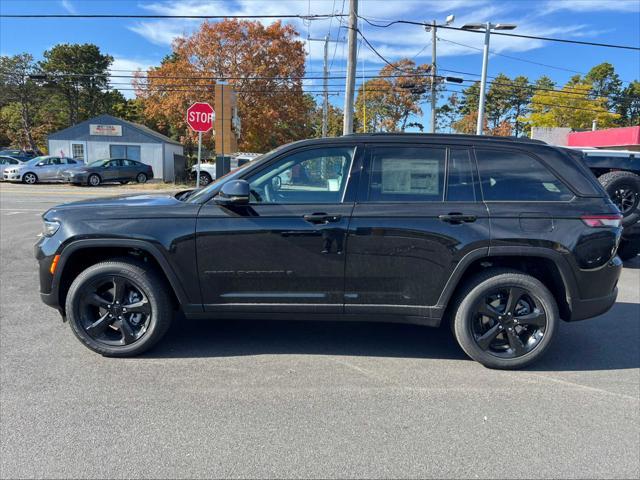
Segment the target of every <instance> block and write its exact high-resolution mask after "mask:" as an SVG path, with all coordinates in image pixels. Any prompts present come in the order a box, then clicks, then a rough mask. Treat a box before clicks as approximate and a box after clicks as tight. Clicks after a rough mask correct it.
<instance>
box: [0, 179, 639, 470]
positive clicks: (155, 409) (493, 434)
mask: <svg viewBox="0 0 640 480" xmlns="http://www.w3.org/2000/svg"><path fill="white" fill-rule="evenodd" d="M135 191H136V187H135V186H132V187H129V188H127V189H126V190H124V189H122V188H121V187H109V186H106V187H102V188H97V189H90V188H82V187H67V186H60V185H37V186H32V187H29V186H23V185H6V184H2V185H0V230H1V235H0V252H1V261H0V387H1V390H0V447H1V451H0V462H1V463H0V476H1V477H2V478H16V477H22V478H24V477H57V478H60V477H83V478H131V477H143V478H177V477H183V478H202V477H218V478H220V477H224V478H228V477H235V478H238V477H240V478H247V477H259V478H265V477H279V478H283V477H295V478H299V477H318V478H328V477H361V478H374V477H375V478H381V477H382V478H395V477H414V478H443V477H456V478H460V477H472V478H487V477H489V478H545V477H556V478H558V477H561V478H611V477H615V478H638V477H640V453H639V452H640V400H639V398H640V257H639V258H636V259H635V260H633V261H631V262H628V263H627V264H626V265H625V268H624V271H623V275H622V278H621V281H620V284H619V286H620V294H619V297H618V302H617V304H616V305H615V307H614V308H613V309H612V310H611V311H610V312H608V313H607V314H606V315H603V316H600V317H598V318H596V319H592V320H587V321H584V322H578V323H575V324H565V323H563V324H561V326H560V327H561V328H560V332H559V336H558V338H557V341H556V342H555V344H554V345H553V346H552V347H551V350H550V351H549V352H548V353H547V355H546V357H545V358H544V359H543V361H541V362H540V363H538V364H536V365H535V366H534V367H532V368H530V369H527V370H524V371H517V372H502V371H492V370H488V369H486V368H484V367H482V366H480V365H479V364H477V363H475V362H473V361H471V360H469V359H467V358H466V357H465V355H464V354H463V352H462V351H461V350H460V349H459V347H458V346H457V344H456V343H455V341H454V340H453V338H452V337H451V336H450V334H449V332H448V331H447V330H446V329H440V330H435V329H427V328H422V327H417V326H410V325H387V324H365V323H359V324H346V323H342V324H341V323H332V322H322V323H315V322H267V321H243V322H238V321H236V322H232V321H226V322H222V321H202V320H200V321H187V320H184V319H177V321H175V322H174V325H173V326H172V329H171V331H170V332H169V334H168V335H167V337H166V338H165V340H164V341H163V342H162V343H161V344H160V345H159V346H158V347H157V348H155V349H154V350H153V351H152V352H150V353H148V354H146V355H144V356H143V357H140V358H135V359H108V358H103V357H100V356H98V355H96V354H94V353H92V352H90V351H89V350H87V349H86V348H84V347H83V346H82V345H81V344H80V343H79V342H78V341H77V340H76V339H75V338H74V337H73V335H72V333H71V331H70V329H69V327H68V326H67V325H66V324H63V323H62V322H61V321H60V317H59V316H58V314H57V313H56V312H55V311H54V310H52V309H50V308H48V307H46V306H45V305H44V304H42V303H41V302H40V299H39V295H38V280H37V271H36V261H35V259H34V258H33V244H34V243H35V241H36V235H37V234H38V233H39V232H40V214H41V213H42V212H44V211H45V210H46V209H47V208H49V207H51V206H53V205H55V204H58V203H62V202H66V201H72V200H77V199H81V198H85V197H88V196H97V195H111V194H119V193H126V192H135Z"/></svg>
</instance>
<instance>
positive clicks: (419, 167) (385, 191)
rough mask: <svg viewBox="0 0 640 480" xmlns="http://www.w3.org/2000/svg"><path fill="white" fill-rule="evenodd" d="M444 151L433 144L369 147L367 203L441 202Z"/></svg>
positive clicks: (442, 195) (442, 194)
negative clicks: (428, 145)
mask: <svg viewBox="0 0 640 480" xmlns="http://www.w3.org/2000/svg"><path fill="white" fill-rule="evenodd" d="M445 158H446V150H445V149H444V148H434V147H401V146H394V147H373V148H372V149H371V177H370V178H371V181H370V184H369V201H371V202H441V201H442V200H443V197H444V164H445Z"/></svg>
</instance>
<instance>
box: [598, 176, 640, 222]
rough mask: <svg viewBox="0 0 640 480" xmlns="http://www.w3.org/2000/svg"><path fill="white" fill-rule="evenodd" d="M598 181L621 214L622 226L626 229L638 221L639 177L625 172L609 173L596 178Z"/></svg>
mask: <svg viewBox="0 0 640 480" xmlns="http://www.w3.org/2000/svg"><path fill="white" fill-rule="evenodd" d="M598 181H599V182H600V184H601V185H602V186H603V187H604V189H605V190H606V191H607V193H608V194H609V197H611V200H612V201H613V203H615V204H616V206H617V207H618V209H620V212H621V213H622V217H623V218H622V226H623V227H628V226H630V225H633V224H634V223H636V222H637V221H638V220H640V206H639V204H640V177H638V175H636V174H634V173H631V172H625V171H622V170H621V171H617V172H609V173H605V174H604V175H600V176H599V177H598Z"/></svg>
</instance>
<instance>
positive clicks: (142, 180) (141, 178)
mask: <svg viewBox="0 0 640 480" xmlns="http://www.w3.org/2000/svg"><path fill="white" fill-rule="evenodd" d="M136 182H138V183H147V176H146V175H145V174H144V173H139V174H138V176H137V177H136Z"/></svg>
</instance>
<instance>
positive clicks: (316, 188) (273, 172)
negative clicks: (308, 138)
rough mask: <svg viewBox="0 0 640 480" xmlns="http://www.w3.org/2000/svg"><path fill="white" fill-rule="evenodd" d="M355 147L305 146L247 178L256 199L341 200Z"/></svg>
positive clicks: (253, 201)
mask: <svg viewBox="0 0 640 480" xmlns="http://www.w3.org/2000/svg"><path fill="white" fill-rule="evenodd" d="M353 153H354V148H353V147H325V148H317V149H312V150H304V151H301V152H296V153H293V154H291V155H287V156H286V157H284V158H282V159H280V160H278V161H277V162H276V163H274V164H272V165H270V166H269V167H267V168H266V169H264V170H260V171H259V172H258V173H256V174H254V175H253V176H251V177H250V178H247V181H248V182H249V185H250V186H251V201H252V203H289V204H299V203H340V202H341V201H342V198H343V196H344V191H345V189H346V187H347V180H348V178H349V169H350V168H351V160H352V159H353Z"/></svg>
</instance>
